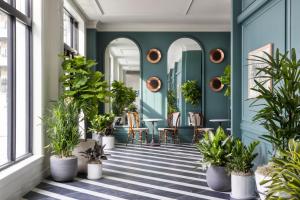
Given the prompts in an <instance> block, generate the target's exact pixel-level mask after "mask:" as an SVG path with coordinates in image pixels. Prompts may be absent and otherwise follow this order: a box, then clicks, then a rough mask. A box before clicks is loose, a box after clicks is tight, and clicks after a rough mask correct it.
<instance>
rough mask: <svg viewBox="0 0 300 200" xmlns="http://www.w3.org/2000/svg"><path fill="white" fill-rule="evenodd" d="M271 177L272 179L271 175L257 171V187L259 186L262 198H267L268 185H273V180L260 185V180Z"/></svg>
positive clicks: (262, 199) (258, 190)
mask: <svg viewBox="0 0 300 200" xmlns="http://www.w3.org/2000/svg"><path fill="white" fill-rule="evenodd" d="M270 179H271V177H269V176H265V175H262V174H259V173H257V172H255V181H256V188H257V192H258V194H259V197H260V199H261V200H265V199H266V192H267V191H268V188H267V187H268V186H270V185H271V182H268V183H266V184H264V185H260V182H261V181H263V180H270Z"/></svg>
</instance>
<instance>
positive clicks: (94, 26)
mask: <svg viewBox="0 0 300 200" xmlns="http://www.w3.org/2000/svg"><path fill="white" fill-rule="evenodd" d="M97 24H98V21H87V22H86V28H88V29H97Z"/></svg>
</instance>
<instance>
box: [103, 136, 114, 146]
mask: <svg viewBox="0 0 300 200" xmlns="http://www.w3.org/2000/svg"><path fill="white" fill-rule="evenodd" d="M102 145H105V147H104V149H113V148H115V137H114V136H103V137H102Z"/></svg>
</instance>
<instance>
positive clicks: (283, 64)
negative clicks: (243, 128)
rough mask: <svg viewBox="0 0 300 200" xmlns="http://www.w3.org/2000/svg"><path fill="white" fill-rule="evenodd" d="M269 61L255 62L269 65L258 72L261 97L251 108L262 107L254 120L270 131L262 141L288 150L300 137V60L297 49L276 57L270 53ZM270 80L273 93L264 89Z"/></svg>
mask: <svg viewBox="0 0 300 200" xmlns="http://www.w3.org/2000/svg"><path fill="white" fill-rule="evenodd" d="M266 56H267V57H268V58H263V57H256V59H254V61H257V62H258V63H262V64H263V65H265V67H263V68H258V74H257V76H258V78H261V80H264V81H257V80H255V83H256V85H257V87H255V88H252V90H254V91H257V92H258V94H259V95H258V97H257V98H256V99H255V101H254V102H253V103H252V104H251V106H261V107H260V109H259V110H258V112H257V113H256V115H255V117H254V120H255V121H258V122H260V124H261V125H262V126H263V127H264V128H265V129H266V130H267V131H268V134H266V135H263V136H262V138H263V139H265V140H266V141H268V142H270V143H272V144H273V147H274V148H275V150H287V149H288V141H289V139H292V138H294V136H295V135H296V134H297V133H300V67H299V66H300V60H297V58H296V52H295V49H293V50H292V51H291V55H290V57H291V58H289V55H288V52H286V53H285V54H281V53H279V50H278V49H277V50H276V53H275V56H274V57H272V56H271V55H269V54H267V53H266ZM266 79H269V80H270V79H272V81H273V89H272V90H270V89H268V88H265V87H264V83H265V82H266Z"/></svg>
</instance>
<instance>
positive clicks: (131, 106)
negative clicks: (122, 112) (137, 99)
mask: <svg viewBox="0 0 300 200" xmlns="http://www.w3.org/2000/svg"><path fill="white" fill-rule="evenodd" d="M128 111H129V112H137V107H136V105H135V104H134V103H132V104H130V105H129V106H128Z"/></svg>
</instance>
